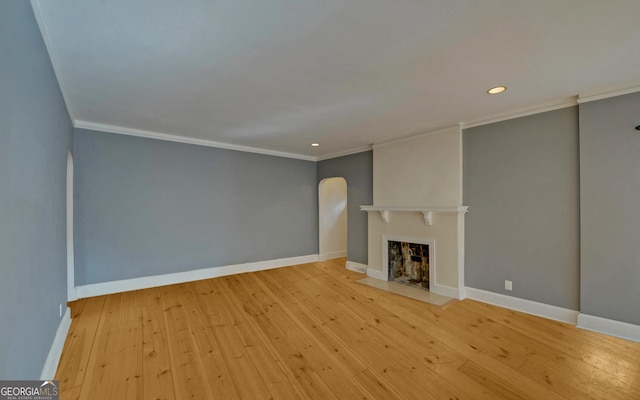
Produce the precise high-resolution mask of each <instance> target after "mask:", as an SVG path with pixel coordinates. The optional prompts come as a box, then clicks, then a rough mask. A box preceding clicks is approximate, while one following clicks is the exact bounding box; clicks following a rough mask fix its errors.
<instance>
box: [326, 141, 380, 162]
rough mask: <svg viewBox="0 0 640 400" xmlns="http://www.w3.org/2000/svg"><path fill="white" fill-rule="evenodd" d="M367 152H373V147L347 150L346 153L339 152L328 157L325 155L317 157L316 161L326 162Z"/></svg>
mask: <svg viewBox="0 0 640 400" xmlns="http://www.w3.org/2000/svg"><path fill="white" fill-rule="evenodd" d="M365 151H371V145H369V146H363V147H357V148H355V149H350V150H345V151H339V152H337V153H331V154H327V155H324V156H318V157H316V161H324V160H330V159H332V158H338V157H344V156H350V155H351V154H357V153H364V152H365Z"/></svg>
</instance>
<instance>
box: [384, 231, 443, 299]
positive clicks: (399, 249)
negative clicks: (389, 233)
mask: <svg viewBox="0 0 640 400" xmlns="http://www.w3.org/2000/svg"><path fill="white" fill-rule="evenodd" d="M387 246H388V248H387V262H388V277H387V279H388V280H390V281H394V282H398V283H402V284H405V285H409V286H413V287H418V288H421V289H426V290H429V272H430V270H429V268H430V267H429V264H430V259H429V254H430V253H429V250H432V249H430V248H429V246H430V245H429V244H424V243H410V242H403V241H395V240H389V241H387Z"/></svg>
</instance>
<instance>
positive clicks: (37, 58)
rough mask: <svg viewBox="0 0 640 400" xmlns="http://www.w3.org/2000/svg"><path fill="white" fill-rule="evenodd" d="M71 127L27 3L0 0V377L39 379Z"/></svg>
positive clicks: (56, 275) (57, 288)
mask: <svg viewBox="0 0 640 400" xmlns="http://www.w3.org/2000/svg"><path fill="white" fill-rule="evenodd" d="M72 134H73V128H72V125H71V120H70V118H69V115H68V113H67V109H66V107H65V105H64V101H63V99H62V95H61V93H60V89H59V87H58V83H57V81H56V78H55V75H54V73H53V69H52V67H51V63H50V61H49V57H48V54H47V50H46V48H45V47H44V43H43V40H42V36H41V35H40V31H39V29H38V26H37V24H36V21H35V18H34V15H33V11H32V9H31V5H30V3H29V2H28V1H1V2H0V273H1V276H0V379H5V380H6V379H39V378H40V372H41V371H42V367H43V365H44V362H45V359H46V357H47V354H48V352H49V349H50V348H51V344H52V342H53V338H54V336H55V333H56V329H57V327H58V324H59V322H60V318H59V316H58V315H59V314H58V305H59V304H60V303H63V304H64V303H65V302H66V298H67V290H66V215H65V214H66V209H65V202H66V163H67V152H68V151H69V149H70V148H71V145H72V139H71V138H72Z"/></svg>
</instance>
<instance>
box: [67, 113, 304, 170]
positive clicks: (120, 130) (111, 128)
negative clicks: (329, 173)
mask: <svg viewBox="0 0 640 400" xmlns="http://www.w3.org/2000/svg"><path fill="white" fill-rule="evenodd" d="M73 125H74V126H75V127H76V128H79V129H89V130H93V131H100V132H107V133H117V134H121V135H128V136H137V137H143V138H148V139H157V140H165V141H168V142H178V143H186V144H194V145H198V146H207V147H216V148H219V149H227V150H235V151H244V152H247V153H257V154H264V155H268V156H275V157H284V158H293V159H297V160H305V161H316V157H314V156H307V155H303V154H294V153H287V152H284V151H275V150H266V149H259V148H257V147H249V146H240V145H235V144H229V143H222V142H215V141H213V140H205V139H195V138H191V137H186V136H177V135H171V134H168V133H160V132H153V131H145V130H142V129H133V128H127V127H122V126H115V125H106V124H98V123H95V122H87V121H82V120H74V121H73Z"/></svg>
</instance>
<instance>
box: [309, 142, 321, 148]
mask: <svg viewBox="0 0 640 400" xmlns="http://www.w3.org/2000/svg"><path fill="white" fill-rule="evenodd" d="M318 146H320V143H311V147H318Z"/></svg>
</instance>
